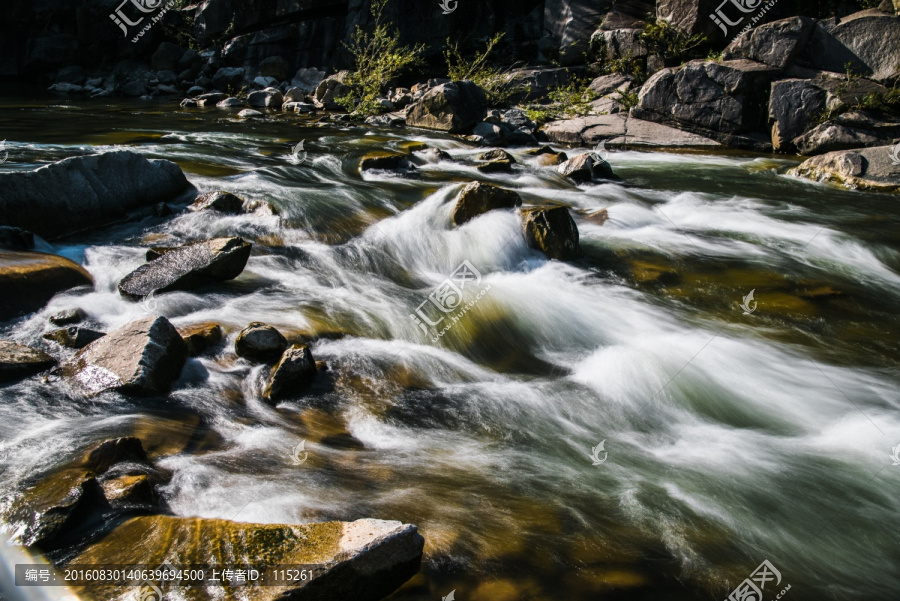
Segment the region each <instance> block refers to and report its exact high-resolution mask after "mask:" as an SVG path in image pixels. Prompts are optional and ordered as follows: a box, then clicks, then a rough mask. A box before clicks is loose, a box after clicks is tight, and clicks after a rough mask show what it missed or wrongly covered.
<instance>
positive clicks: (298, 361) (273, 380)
mask: <svg viewBox="0 0 900 601" xmlns="http://www.w3.org/2000/svg"><path fill="white" fill-rule="evenodd" d="M315 377H316V361H315V359H313V356H312V351H311V350H310V349H309V347H307V346H306V345H305V344H295V345H293V346H292V347H291V348H289V349H287V350H286V351H284V354H283V355H282V356H281V359H279V361H278V363H277V364H275V367H273V368H272V371H271V372H270V373H269V378H268V380H266V387H265V389H264V390H263V398H264V399H265V400H266V401H269V402H274V401H279V400H281V399H284V398H287V397H290V396H294V395H297V394H300V393H302V392H304V391H305V390H306V389H307V388H308V387H309V385H310V384H312V382H313V380H314V379H315Z"/></svg>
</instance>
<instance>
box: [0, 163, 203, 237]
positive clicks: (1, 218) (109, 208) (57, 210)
mask: <svg viewBox="0 0 900 601" xmlns="http://www.w3.org/2000/svg"><path fill="white" fill-rule="evenodd" d="M192 187H193V186H191V184H190V183H189V182H188V181H187V178H185V176H184V173H182V171H181V169H180V168H179V167H178V165H176V164H175V163H173V162H171V161H165V160H160V159H147V158H145V157H144V156H142V155H140V154H136V153H133V152H128V151H119V152H108V153H105V154H99V155H92V156H83V157H73V158H69V159H64V160H62V161H59V162H57V163H53V164H51V165H46V166H44V167H40V168H38V169H35V170H34V171H17V172H8V173H0V198H2V199H3V202H2V203H0V225H10V226H15V227H20V228H24V229H26V230H28V231H30V232H34V233H35V234H38V235H39V236H43V237H44V238H57V237H59V236H64V235H67V234H71V233H74V232H78V231H82V230H87V229H91V228H96V227H98V226H101V225H105V224H109V223H114V222H117V221H121V220H123V219H125V217H127V215H128V213H129V212H130V211H133V210H135V209H138V208H140V207H152V206H153V205H154V204H156V203H158V202H163V201H167V200H173V199H175V198H177V197H178V196H179V195H180V194H182V193H183V192H185V191H186V190H189V189H191V188H192Z"/></svg>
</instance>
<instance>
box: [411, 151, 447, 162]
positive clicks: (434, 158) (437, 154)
mask: <svg viewBox="0 0 900 601" xmlns="http://www.w3.org/2000/svg"><path fill="white" fill-rule="evenodd" d="M419 155H420V156H421V157H422V159H424V160H425V162H427V163H440V162H441V161H449V160H451V159H452V158H453V157H452V156H450V154H449V153H446V152H444V151H443V150H441V149H440V148H426V149H425V150H422V151H420V152H419Z"/></svg>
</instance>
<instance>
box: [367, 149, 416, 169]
mask: <svg viewBox="0 0 900 601" xmlns="http://www.w3.org/2000/svg"><path fill="white" fill-rule="evenodd" d="M405 167H409V161H408V160H407V158H406V155H402V154H398V153H396V152H370V153H368V154H366V155H363V157H362V158H361V159H360V160H359V170H360V171H366V170H369V169H385V170H393V169H403V168H405Z"/></svg>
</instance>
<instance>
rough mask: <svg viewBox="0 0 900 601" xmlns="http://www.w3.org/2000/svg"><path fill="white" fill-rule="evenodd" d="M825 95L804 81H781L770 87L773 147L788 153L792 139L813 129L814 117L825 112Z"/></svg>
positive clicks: (809, 82)
mask: <svg viewBox="0 0 900 601" xmlns="http://www.w3.org/2000/svg"><path fill="white" fill-rule="evenodd" d="M827 98H828V95H827V93H826V92H825V90H823V89H822V88H821V87H819V86H817V85H815V84H814V83H813V82H812V81H810V80H807V79H783V80H781V81H776V82H774V83H773V84H772V95H771V98H770V100H769V121H770V122H771V123H772V147H773V148H774V149H775V150H777V151H782V152H788V151H791V150H793V149H794V142H793V141H794V138H796V137H798V136H800V135H801V134H803V133H804V132H806V131H807V130H808V129H809V128H810V127H811V126H812V120H813V118H814V117H815V115H817V114H820V113H821V112H822V111H824V110H825V102H826V100H827Z"/></svg>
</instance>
